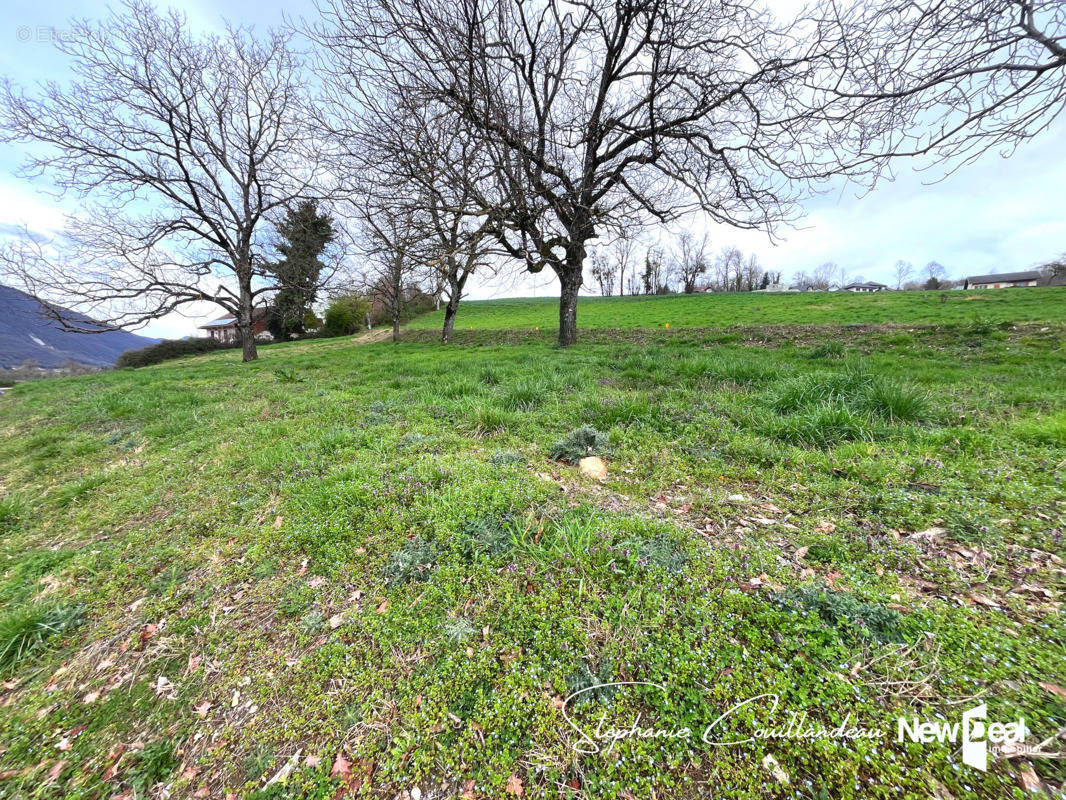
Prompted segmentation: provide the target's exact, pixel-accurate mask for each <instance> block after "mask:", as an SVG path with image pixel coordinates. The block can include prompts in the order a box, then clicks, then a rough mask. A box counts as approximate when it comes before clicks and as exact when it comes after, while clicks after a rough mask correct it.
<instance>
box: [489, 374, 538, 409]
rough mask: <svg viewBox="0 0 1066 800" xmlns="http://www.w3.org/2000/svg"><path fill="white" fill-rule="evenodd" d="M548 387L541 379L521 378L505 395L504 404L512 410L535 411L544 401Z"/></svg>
mask: <svg viewBox="0 0 1066 800" xmlns="http://www.w3.org/2000/svg"><path fill="white" fill-rule="evenodd" d="M547 393H548V388H547V387H546V386H545V385H544V384H543V383H541V382H540V381H535V380H520V381H518V382H517V383H515V384H513V385H512V386H510V387H509V388H508V389H507V391H506V392H505V393H504V395H503V400H502V401H501V402H502V405H503V407H504V408H506V409H509V410H511V411H533V410H535V409H537V408H539V407H540V405H541V404H542V403H543V402H544V396H545V395H546V394H547Z"/></svg>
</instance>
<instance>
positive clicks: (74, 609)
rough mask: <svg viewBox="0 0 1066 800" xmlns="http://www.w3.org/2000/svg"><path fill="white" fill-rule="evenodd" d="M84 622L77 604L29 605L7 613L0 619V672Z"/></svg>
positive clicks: (81, 609)
mask: <svg viewBox="0 0 1066 800" xmlns="http://www.w3.org/2000/svg"><path fill="white" fill-rule="evenodd" d="M84 621H85V611H84V609H83V608H82V606H79V605H63V606H51V607H49V606H43V605H29V606H23V607H21V608H15V609H14V610H13V611H10V612H8V613H7V614H5V615H4V616H3V617H2V618H0V673H2V672H6V671H7V670H8V669H10V668H12V667H14V666H15V665H17V664H18V663H19V662H20V661H22V660H23V659H24V658H26V657H27V656H29V655H30V654H31V653H32V652H33V651H35V650H37V649H39V648H40V647H42V646H44V644H45V642H47V641H48V639H50V638H51V637H53V636H55V635H57V634H60V633H64V632H66V631H69V630H72V629H73V628H76V627H78V626H79V625H81V624H82V622H84Z"/></svg>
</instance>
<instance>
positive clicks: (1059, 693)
mask: <svg viewBox="0 0 1066 800" xmlns="http://www.w3.org/2000/svg"><path fill="white" fill-rule="evenodd" d="M1040 688H1041V689H1044V690H1046V691H1049V692H1051V693H1052V694H1053V695H1055V696H1056V697H1061V698H1062V699H1063V700H1066V689H1063V688H1062V687H1061V686H1058V685H1056V684H1054V683H1041V684H1040Z"/></svg>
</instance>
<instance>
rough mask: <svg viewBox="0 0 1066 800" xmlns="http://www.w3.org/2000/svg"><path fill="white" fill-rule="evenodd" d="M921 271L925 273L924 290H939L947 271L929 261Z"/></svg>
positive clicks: (936, 263)
mask: <svg viewBox="0 0 1066 800" xmlns="http://www.w3.org/2000/svg"><path fill="white" fill-rule="evenodd" d="M923 271H924V272H925V276H926V280H925V288H926V289H939V288H941V285H940V284H941V283H942V282H943V280H944V278H946V277H947V275H948V271H947V270H946V269H944V265H943V264H940V263H938V262H936V261H930V262H929V263H928V264H926V265H925V267H924V269H923Z"/></svg>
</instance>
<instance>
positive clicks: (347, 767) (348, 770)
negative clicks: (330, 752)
mask: <svg viewBox="0 0 1066 800" xmlns="http://www.w3.org/2000/svg"><path fill="white" fill-rule="evenodd" d="M351 774H352V762H351V761H349V760H348V759H346V758H345V757H344V755H343V754H342V753H337V757H336V758H335V759H333V769H331V770H330V771H329V776H330V777H331V778H347V777H348V776H349V775H351Z"/></svg>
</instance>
